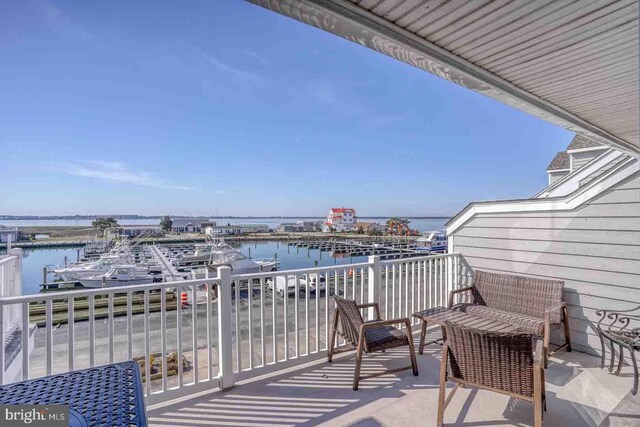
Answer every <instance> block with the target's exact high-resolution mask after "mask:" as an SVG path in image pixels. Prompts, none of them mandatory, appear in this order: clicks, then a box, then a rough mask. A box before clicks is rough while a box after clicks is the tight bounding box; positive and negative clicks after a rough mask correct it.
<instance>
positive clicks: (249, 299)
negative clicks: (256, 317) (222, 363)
mask: <svg viewBox="0 0 640 427" xmlns="http://www.w3.org/2000/svg"><path fill="white" fill-rule="evenodd" d="M247 303H248V304H249V314H248V321H249V325H248V328H249V369H253V279H249V280H247Z"/></svg>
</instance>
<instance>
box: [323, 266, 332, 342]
mask: <svg viewBox="0 0 640 427" xmlns="http://www.w3.org/2000/svg"><path fill="white" fill-rule="evenodd" d="M326 278H327V283H326V285H325V286H326V290H325V293H324V346H325V350H328V349H329V294H330V293H331V282H330V279H331V272H330V271H327V273H326Z"/></svg>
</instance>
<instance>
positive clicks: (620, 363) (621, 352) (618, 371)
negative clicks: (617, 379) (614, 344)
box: [616, 345, 624, 375]
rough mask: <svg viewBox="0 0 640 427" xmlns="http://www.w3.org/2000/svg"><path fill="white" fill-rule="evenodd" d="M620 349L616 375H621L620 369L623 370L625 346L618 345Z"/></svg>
mask: <svg viewBox="0 0 640 427" xmlns="http://www.w3.org/2000/svg"><path fill="white" fill-rule="evenodd" d="M618 350H620V353H619V354H618V368H617V369H616V375H620V371H621V370H622V359H623V358H624V347H622V346H621V345H620V346H618Z"/></svg>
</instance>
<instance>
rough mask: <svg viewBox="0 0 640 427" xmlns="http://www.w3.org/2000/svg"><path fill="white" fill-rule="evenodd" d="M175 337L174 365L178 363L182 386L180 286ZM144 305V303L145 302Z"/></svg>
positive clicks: (178, 289) (179, 384)
mask: <svg viewBox="0 0 640 427" xmlns="http://www.w3.org/2000/svg"><path fill="white" fill-rule="evenodd" d="M176 295H177V298H178V299H177V300H176V337H177V343H176V345H177V349H178V351H177V354H176V356H177V357H176V365H178V387H182V386H183V384H184V378H183V377H182V371H183V367H182V288H181V287H180V286H177V287H176ZM145 306H146V304H145Z"/></svg>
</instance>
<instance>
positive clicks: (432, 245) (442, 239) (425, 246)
mask: <svg viewBox="0 0 640 427" xmlns="http://www.w3.org/2000/svg"><path fill="white" fill-rule="evenodd" d="M416 244H417V245H418V246H417V247H416V251H417V252H429V253H431V252H443V253H444V252H447V248H448V241H447V235H446V234H445V233H444V232H443V231H431V232H429V233H425V235H424V236H422V237H420V238H418V239H417V240H416Z"/></svg>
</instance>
